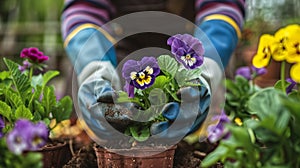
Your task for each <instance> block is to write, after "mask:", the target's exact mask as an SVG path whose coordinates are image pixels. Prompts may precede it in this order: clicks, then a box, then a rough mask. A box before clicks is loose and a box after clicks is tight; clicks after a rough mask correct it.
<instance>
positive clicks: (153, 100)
mask: <svg viewBox="0 0 300 168" xmlns="http://www.w3.org/2000/svg"><path fill="white" fill-rule="evenodd" d="M167 43H168V45H170V46H171V51H172V54H173V55H174V56H171V55H160V56H157V57H143V58H142V59H141V60H132V59H130V60H127V61H126V62H125V63H124V64H123V68H122V77H123V78H124V81H125V86H124V91H120V90H118V91H116V92H117V93H118V96H117V98H116V103H118V104H127V105H128V104H129V107H135V108H129V109H128V110H123V111H120V110H116V111H114V110H112V109H110V110H108V111H106V112H105V117H106V119H107V121H108V122H110V123H111V125H113V126H114V127H115V128H116V129H118V131H120V132H122V133H124V134H125V135H126V136H127V137H129V138H128V139H126V140H128V142H122V144H128V145H127V146H126V147H124V148H122V149H115V148H110V149H108V148H103V147H100V146H98V145H96V147H95V151H96V154H97V159H98V167H110V166H111V167H135V166H136V167H172V166H173V157H174V152H175V149H176V144H172V145H170V144H168V143H165V142H164V141H163V140H164V139H163V138H162V139H161V141H160V140H157V141H155V136H157V138H159V136H158V134H160V135H163V134H164V133H166V131H165V129H167V128H169V127H170V126H171V124H174V123H175V121H174V120H175V119H176V117H177V115H178V114H177V113H176V112H175V111H174V112H173V113H171V112H170V113H165V112H164V111H165V110H166V107H167V106H166V105H171V106H168V108H169V107H172V108H177V110H178V111H179V106H180V103H182V102H183V100H184V98H186V97H184V96H183V95H182V94H183V93H182V92H184V91H182V89H183V90H184V89H185V88H188V87H190V88H189V89H195V90H196V92H195V94H196V93H197V91H199V90H201V87H202V86H203V84H202V83H200V80H199V77H200V74H201V72H202V69H201V68H199V67H200V66H201V64H202V63H203V53H204V49H203V46H202V43H201V42H200V41H199V40H198V39H196V38H194V37H192V36H191V35H188V34H184V35H181V34H178V35H175V36H172V37H170V38H169V39H168V42H167ZM185 96H187V95H185ZM197 98H198V99H199V96H197ZM197 98H195V100H198V99H197ZM198 104H199V102H197V104H196V105H195V106H197V107H198V106H199V105H198ZM190 110H194V109H190ZM186 112H189V113H193V112H192V111H186ZM119 113H124V114H126V115H127V116H129V118H130V119H131V120H130V121H128V122H124V121H121V119H120V118H114V116H116V115H119ZM195 118H196V116H195V117H194V118H193V119H194V120H195ZM119 120H120V121H119ZM185 124H186V123H185ZM173 131H174V130H173ZM183 137H184V135H182V138H183ZM123 146H124V145H123Z"/></svg>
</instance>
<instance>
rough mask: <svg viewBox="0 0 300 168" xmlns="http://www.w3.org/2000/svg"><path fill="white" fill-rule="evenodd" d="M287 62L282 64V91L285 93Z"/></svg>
mask: <svg viewBox="0 0 300 168" xmlns="http://www.w3.org/2000/svg"><path fill="white" fill-rule="evenodd" d="M285 64H286V63H285V61H282V62H281V69H280V79H281V89H282V91H283V92H285V84H284V83H285V82H284V81H285Z"/></svg>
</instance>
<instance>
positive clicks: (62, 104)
mask: <svg viewBox="0 0 300 168" xmlns="http://www.w3.org/2000/svg"><path fill="white" fill-rule="evenodd" d="M72 110H73V103H72V99H71V98H70V97H69V96H65V97H63V98H62V99H60V100H59V102H58V104H57V107H56V108H55V110H53V111H52V115H53V118H55V119H56V123H59V122H61V121H63V120H66V119H69V118H70V116H71V113H72Z"/></svg>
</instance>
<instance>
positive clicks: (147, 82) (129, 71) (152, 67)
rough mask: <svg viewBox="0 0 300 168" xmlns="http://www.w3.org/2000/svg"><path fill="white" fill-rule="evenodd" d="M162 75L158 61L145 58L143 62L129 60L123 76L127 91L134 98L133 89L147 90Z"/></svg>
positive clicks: (124, 66)
mask: <svg viewBox="0 0 300 168" xmlns="http://www.w3.org/2000/svg"><path fill="white" fill-rule="evenodd" d="M159 73H160V68H159V66H158V63H157V60H156V59H155V58H154V57H144V58H143V59H142V60H141V61H135V60H128V61H127V62H125V64H124V65H123V68H122V76H123V77H124V78H125V80H126V82H127V86H126V85H125V90H126V91H128V93H129V96H131V97H132V96H133V87H132V86H134V87H136V88H138V89H146V88H148V87H149V86H151V85H152V84H153V83H154V81H155V77H156V76H157V75H158V74H159Z"/></svg>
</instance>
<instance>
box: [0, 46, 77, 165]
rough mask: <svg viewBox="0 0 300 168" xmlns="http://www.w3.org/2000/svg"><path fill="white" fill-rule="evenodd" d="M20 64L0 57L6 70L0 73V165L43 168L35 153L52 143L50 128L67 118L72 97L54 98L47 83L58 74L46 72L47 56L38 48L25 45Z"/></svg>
mask: <svg viewBox="0 0 300 168" xmlns="http://www.w3.org/2000/svg"><path fill="white" fill-rule="evenodd" d="M20 56H21V58H22V59H24V61H23V64H22V65H19V64H17V63H16V62H14V61H12V60H9V59H6V58H3V60H4V63H5V65H6V67H7V70H4V71H2V72H0V86H1V87H0V116H1V117H0V128H1V129H0V131H1V134H0V135H1V136H0V148H1V154H0V156H1V157H0V165H1V166H4V167H32V166H33V167H42V155H41V154H40V153H38V152H34V151H37V150H40V149H41V148H42V147H43V146H44V145H45V144H46V143H51V136H52V134H51V130H52V129H53V128H55V127H56V126H57V124H59V123H60V122H62V121H64V120H67V119H69V117H70V114H71V112H72V100H71V98H70V97H69V96H65V97H62V98H57V97H56V95H55V88H54V86H51V85H48V82H49V81H50V80H51V79H52V78H54V77H55V76H57V75H59V72H58V71H51V70H49V71H46V69H45V68H46V64H45V61H47V60H48V59H49V57H48V56H46V55H44V54H43V52H41V51H39V50H38V49H37V48H25V49H23V50H22V52H21V54H20Z"/></svg>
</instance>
